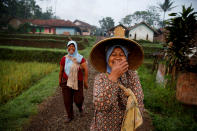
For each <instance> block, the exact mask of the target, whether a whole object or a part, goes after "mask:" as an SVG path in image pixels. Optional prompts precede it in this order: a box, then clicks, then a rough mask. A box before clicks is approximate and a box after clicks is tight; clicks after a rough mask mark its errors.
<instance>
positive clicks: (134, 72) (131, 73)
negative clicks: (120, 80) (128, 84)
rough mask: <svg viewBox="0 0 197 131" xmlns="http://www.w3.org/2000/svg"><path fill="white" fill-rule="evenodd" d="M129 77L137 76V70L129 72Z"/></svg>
mask: <svg viewBox="0 0 197 131" xmlns="http://www.w3.org/2000/svg"><path fill="white" fill-rule="evenodd" d="M128 73H129V75H137V71H136V70H128Z"/></svg>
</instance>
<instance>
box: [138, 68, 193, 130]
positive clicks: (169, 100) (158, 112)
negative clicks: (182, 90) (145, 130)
mask: <svg viewBox="0 0 197 131" xmlns="http://www.w3.org/2000/svg"><path fill="white" fill-rule="evenodd" d="M138 74H139V77H140V80H141V84H142V87H143V91H144V104H145V108H146V109H148V110H149V114H150V116H151V118H152V121H153V126H154V128H155V130H156V131H184V130H187V131H193V130H195V129H197V120H196V118H197V115H196V114H197V108H196V107H188V106H185V105H183V104H181V103H179V102H178V101H177V100H176V92H175V90H174V89H172V88H171V87H169V86H167V87H166V88H163V87H162V86H161V85H159V84H156V83H155V74H152V73H151V71H150V69H147V68H145V67H144V66H141V67H140V68H139V70H138Z"/></svg>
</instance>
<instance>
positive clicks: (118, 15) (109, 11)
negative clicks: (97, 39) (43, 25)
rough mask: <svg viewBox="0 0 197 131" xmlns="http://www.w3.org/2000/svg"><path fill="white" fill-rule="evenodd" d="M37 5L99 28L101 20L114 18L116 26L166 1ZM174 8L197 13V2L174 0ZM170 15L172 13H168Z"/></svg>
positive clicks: (45, 0)
mask: <svg viewBox="0 0 197 131" xmlns="http://www.w3.org/2000/svg"><path fill="white" fill-rule="evenodd" d="M36 1H37V4H38V5H39V6H40V7H41V8H42V11H46V8H47V7H52V9H53V12H55V14H56V16H59V17H60V18H61V19H64V20H70V21H74V20H76V19H78V20H81V21H84V22H87V23H89V24H91V25H96V26H99V22H98V21H99V20H101V19H102V18H105V17H112V18H113V19H114V21H115V25H117V24H118V22H120V20H121V19H122V18H124V17H125V16H126V15H128V14H133V13H134V12H135V11H143V10H146V9H148V7H149V6H153V5H154V6H158V3H163V2H164V0H36ZM173 1H174V6H176V8H174V9H173V10H172V11H171V12H181V9H182V5H186V7H188V6H190V4H192V7H193V8H194V10H195V11H196V12H197V0H173ZM167 13H170V12H167ZM166 17H168V16H167V14H166Z"/></svg>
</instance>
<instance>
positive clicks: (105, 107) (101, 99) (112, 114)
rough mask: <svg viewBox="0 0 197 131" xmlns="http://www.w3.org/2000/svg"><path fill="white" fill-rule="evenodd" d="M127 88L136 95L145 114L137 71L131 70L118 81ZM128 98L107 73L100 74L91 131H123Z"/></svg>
mask: <svg viewBox="0 0 197 131" xmlns="http://www.w3.org/2000/svg"><path fill="white" fill-rule="evenodd" d="M118 82H120V83H121V84H122V85H124V86H125V87H126V88H130V89H131V90H132V91H133V93H134V94H135V96H136V98H137V101H138V105H139V109H140V111H141V113H142V114H143V110H144V104H143V99H144V95H143V91H142V88H141V84H140V81H139V78H138V75H137V72H136V71H131V70H129V71H128V73H127V74H126V73H125V74H124V75H122V76H121V78H120V79H119V80H118ZM126 102H127V96H126V95H125V94H124V92H123V90H121V89H120V88H119V87H118V83H117V82H112V81H111V80H109V79H108V77H107V74H106V73H101V74H98V75H97V76H96V77H95V81H94V90H93V103H94V108H95V111H94V118H93V120H92V123H91V127H90V130H91V131H98V130H99V131H101V130H103V131H105V130H113V131H114V130H115V131H120V130H121V124H122V120H123V117H124V112H125V110H126V104H127V103H126Z"/></svg>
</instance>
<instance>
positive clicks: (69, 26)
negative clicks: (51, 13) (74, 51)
mask: <svg viewBox="0 0 197 131" xmlns="http://www.w3.org/2000/svg"><path fill="white" fill-rule="evenodd" d="M25 23H29V24H30V25H31V28H29V29H28V32H29V33H41V34H65V35H80V34H81V30H80V28H79V27H77V26H76V25H75V24H74V23H72V22H71V21H69V20H67V21H65V20H58V19H49V20H40V19H23V20H21V19H16V18H14V19H11V20H10V21H9V25H11V26H12V27H15V28H18V27H19V26H20V25H21V24H25Z"/></svg>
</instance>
